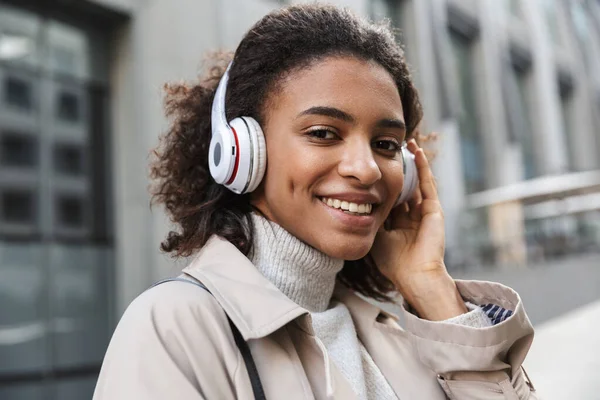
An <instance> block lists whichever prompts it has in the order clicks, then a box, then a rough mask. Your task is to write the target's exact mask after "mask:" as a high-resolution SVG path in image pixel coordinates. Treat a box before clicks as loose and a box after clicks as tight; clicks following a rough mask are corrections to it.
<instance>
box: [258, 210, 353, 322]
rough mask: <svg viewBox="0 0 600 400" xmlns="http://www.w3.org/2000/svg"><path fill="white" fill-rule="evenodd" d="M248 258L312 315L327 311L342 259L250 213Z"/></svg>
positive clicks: (341, 265) (342, 262)
mask: <svg viewBox="0 0 600 400" xmlns="http://www.w3.org/2000/svg"><path fill="white" fill-rule="evenodd" d="M252 222H253V225H254V243H253V249H252V252H251V254H249V258H250V260H251V261H252V263H253V264H254V265H255V266H256V268H257V269H258V270H259V271H260V272H261V273H262V274H263V275H264V276H265V277H266V278H267V279H268V280H270V281H271V282H272V283H273V284H274V285H275V286H276V287H277V288H278V289H279V290H280V291H281V292H282V293H283V294H285V295H286V296H287V297H288V298H290V299H291V300H292V301H293V302H295V303H296V304H298V305H299V306H301V307H303V308H306V309H307V310H309V311H312V312H321V311H324V310H326V309H327V306H328V305H329V302H330V300H331V296H332V295H333V289H334V286H335V279H336V275H337V274H338V272H340V271H341V270H342V267H343V266H344V260H340V259H336V258H332V257H329V256H328V255H326V254H324V253H322V252H320V251H319V250H317V249H315V248H313V247H311V246H309V245H307V244H306V243H304V242H302V241H301V240H300V239H298V238H296V237H295V236H293V235H292V234H290V233H289V232H288V231H286V230H285V229H283V228H282V227H281V226H279V225H277V224H276V223H274V222H271V221H269V220H267V219H265V218H264V217H262V216H260V215H258V214H255V213H253V214H252Z"/></svg>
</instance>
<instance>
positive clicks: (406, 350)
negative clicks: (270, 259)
mask: <svg viewBox="0 0 600 400" xmlns="http://www.w3.org/2000/svg"><path fill="white" fill-rule="evenodd" d="M184 272H185V273H187V274H189V275H191V276H192V277H194V278H196V279H198V280H200V281H201V282H203V283H204V284H205V285H206V287H208V289H209V290H210V291H211V293H212V295H211V294H210V293H208V292H206V291H205V290H203V289H201V288H199V287H197V286H196V285H191V284H189V283H186V282H169V283H164V284H162V285H159V286H156V287H154V288H152V289H150V290H148V291H146V292H145V293H143V294H141V295H140V296H139V297H138V298H137V299H136V300H134V301H133V302H132V303H131V305H130V306H129V308H128V309H127V311H126V312H125V314H124V315H123V317H122V319H121V321H120V322H119V324H118V326H117V328H116V330H115V332H114V335H113V337H112V340H111V342H110V345H109V347H108V350H107V353H106V356H105V359H104V363H103V365H102V370H101V372H100V377H99V379H98V383H97V386H96V390H95V393H94V399H95V400H118V399H128V400H129V399H144V400H154V399H156V400H158V399H178V400H196V399H217V400H226V399H252V398H253V395H252V388H251V385H250V380H249V377H248V372H247V370H246V366H245V364H244V361H243V358H242V356H241V354H240V352H239V351H238V348H237V347H236V344H235V342H234V338H233V335H232V333H231V328H230V326H229V323H228V321H227V317H226V315H225V312H226V313H227V315H229V317H230V318H231V320H232V321H233V323H234V324H235V325H236V326H237V327H238V329H239V330H240V332H241V334H242V336H243V337H244V339H246V340H247V341H248V344H249V346H250V349H251V351H252V354H253V357H254V360H255V362H256V366H257V368H258V372H259V375H260V378H261V380H262V384H263V387H264V390H265V394H266V397H267V399H285V400H296V399H298V400H300V399H326V398H333V399H344V400H348V399H353V398H355V395H354V394H353V392H352V390H351V388H350V385H349V383H348V382H347V381H346V380H345V378H344V377H343V376H342V375H341V373H340V372H339V371H338V370H337V369H336V368H335V365H333V364H332V363H331V362H330V361H329V358H328V356H327V355H326V352H325V351H324V346H323V345H322V344H321V343H320V341H319V340H318V338H316V337H315V335H314V333H313V330H312V327H311V317H310V315H309V314H308V312H307V311H306V310H305V309H303V308H301V307H300V306H298V305H297V304H295V303H294V302H292V301H291V300H290V299H288V298H287V297H286V296H285V295H283V294H282V293H281V292H280V291H279V290H278V289H277V288H276V287H275V286H274V285H273V284H271V283H270V282H269V281H268V280H267V279H266V278H264V277H263V276H262V275H261V274H260V273H259V272H258V271H257V269H256V268H255V267H254V266H253V264H252V263H251V262H250V261H249V260H248V259H247V258H246V257H245V256H244V255H243V254H242V253H240V252H239V251H238V250H237V249H236V248H235V246H233V245H232V244H231V243H229V242H227V241H225V240H223V239H220V238H218V237H213V238H212V239H211V240H210V241H209V242H208V243H207V245H206V246H205V247H204V248H203V249H202V250H201V251H200V253H199V254H198V256H197V257H195V259H194V260H193V262H192V263H191V264H190V265H189V266H188V267H187V268H186V269H185V270H184ZM457 286H458V289H459V291H460V293H461V294H462V296H463V297H464V298H465V299H468V300H471V301H472V302H474V303H476V304H484V303H495V304H498V305H500V306H502V307H504V308H507V309H511V310H514V314H513V315H512V316H511V317H510V318H509V319H508V320H506V321H504V322H502V323H500V324H498V325H496V326H493V327H489V328H479V329H478V328H471V327H467V326H460V325H452V324H447V323H443V322H431V321H426V320H422V319H419V318H417V317H416V316H415V315H413V314H411V313H410V312H407V311H406V309H403V310H404V311H403V312H404V318H405V325H406V328H405V329H402V328H401V327H400V326H399V325H398V324H397V322H396V317H395V316H392V315H390V314H388V313H386V312H384V311H382V310H381V309H379V308H378V307H376V306H374V305H372V304H370V303H368V302H366V301H364V300H363V299H361V298H360V297H358V296H356V295H355V294H354V293H353V292H352V291H350V290H348V289H346V288H344V287H342V286H341V285H338V287H336V290H335V293H334V297H335V298H337V299H338V300H340V301H342V302H343V303H344V304H345V305H346V306H347V307H348V309H349V311H350V313H351V315H352V318H353V320H354V323H355V326H356V330H357V333H358V337H359V339H360V340H361V342H362V343H363V345H364V346H365V347H366V349H367V350H368V352H369V354H370V355H371V356H372V358H373V360H374V361H375V364H377V366H378V367H379V368H380V370H381V372H382V373H383V375H384V376H385V378H386V379H387V381H388V382H389V384H390V385H391V387H392V389H393V390H394V392H395V393H396V395H397V396H398V398H399V399H401V400H415V399H416V400H437V399H440V400H441V399H447V398H449V399H461V400H462V399H478V400H482V399H512V400H517V399H537V397H536V395H535V392H534V390H533V388H532V386H531V384H530V383H529V380H528V379H527V378H526V375H525V374H524V373H523V370H522V368H521V363H522V362H523V359H524V358H525V355H526V354H527V351H528V349H529V346H530V344H531V341H532V339H533V328H532V327H531V324H530V322H529V319H528V318H527V315H526V314H525V311H524V309H523V305H522V304H521V301H520V299H519V296H518V295H517V293H515V292H514V291H513V290H511V289H509V288H507V287H505V286H503V285H500V284H497V283H489V282H476V281H457ZM473 371H475V373H474V372H473ZM481 371H487V372H485V373H482V372H481ZM328 388H329V393H328Z"/></svg>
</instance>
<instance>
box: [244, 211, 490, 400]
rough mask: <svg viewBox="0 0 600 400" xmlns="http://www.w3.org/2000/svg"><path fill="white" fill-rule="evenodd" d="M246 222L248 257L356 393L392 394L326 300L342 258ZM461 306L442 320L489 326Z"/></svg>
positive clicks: (270, 225)
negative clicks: (304, 320) (294, 307)
mask: <svg viewBox="0 0 600 400" xmlns="http://www.w3.org/2000/svg"><path fill="white" fill-rule="evenodd" d="M252 222H253V225H254V243H253V250H252V252H251V254H250V255H249V258H250V260H251V261H252V263H253V264H254V265H255V266H256V268H257V269H258V270H259V271H260V272H261V273H262V274H263V275H264V276H265V277H266V278H267V279H268V280H269V281H271V282H272V283H273V284H274V285H275V286H276V287H277V288H278V289H279V290H280V291H281V292H282V293H283V294H284V295H286V296H287V297H288V298H289V299H290V300H292V301H293V302H295V303H296V304H298V305H299V306H301V307H303V308H305V309H306V310H308V311H309V312H310V314H311V317H312V325H313V330H314V331H315V335H316V337H317V338H318V339H319V340H320V341H321V342H322V343H323V344H324V345H325V348H326V350H327V354H328V355H329V357H330V358H331V360H332V361H333V364H334V365H335V367H336V368H337V369H338V370H339V371H340V372H341V374H342V375H343V376H344V377H345V378H346V379H347V381H348V383H349V384H350V386H351V387H352V389H353V390H354V393H355V394H356V396H357V398H358V399H361V400H392V399H394V400H395V399H397V397H396V395H395V394H394V392H393V390H392V388H391V386H390V385H389V383H388V382H387V381H386V379H385V377H384V376H383V374H382V373H381V371H380V370H379V368H378V367H377V366H376V365H375V362H374V361H373V359H372V358H371V356H370V355H369V353H368V352H367V350H366V349H365V347H364V346H363V345H362V343H361V342H360V340H359V338H358V336H357V333H356V328H355V326H354V323H353V321H352V317H351V315H350V312H349V311H348V308H347V307H346V306H345V305H344V304H343V303H341V302H338V301H335V300H334V301H332V295H333V290H334V287H335V283H336V275H337V274H338V273H339V272H340V271H341V270H342V267H343V266H344V260H341V259H335V258H332V257H329V256H327V255H326V254H324V253H322V252H320V251H318V250H317V249H315V248H313V247H311V246H309V245H307V244H305V243H303V242H302V241H300V240H299V239H297V238H296V237H294V236H293V235H291V234H290V233H289V232H287V231H286V230H285V229H283V228H282V227H281V226H279V225H277V224H276V223H274V222H271V221H268V220H267V219H265V218H263V217H262V216H260V215H258V214H255V213H253V214H252ZM467 306H468V308H469V309H470V310H471V311H470V312H468V313H467V314H464V315H461V316H458V317H455V318H452V319H451V320H447V321H445V322H448V323H455V324H462V325H469V326H474V327H484V326H490V325H491V322H490V320H489V318H487V316H486V314H485V313H484V312H483V311H482V310H481V309H480V307H478V306H475V305H471V304H467Z"/></svg>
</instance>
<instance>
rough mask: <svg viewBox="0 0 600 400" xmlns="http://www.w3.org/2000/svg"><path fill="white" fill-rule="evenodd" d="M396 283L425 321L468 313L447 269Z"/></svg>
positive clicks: (421, 274)
mask: <svg viewBox="0 0 600 400" xmlns="http://www.w3.org/2000/svg"><path fill="white" fill-rule="evenodd" d="M394 283H395V285H396V288H397V289H398V291H399V292H400V294H401V295H402V297H403V298H404V300H405V301H406V302H407V303H408V304H410V306H411V307H412V308H413V309H414V310H415V311H416V312H417V314H418V315H419V317H421V318H423V319H427V320H430V321H443V320H446V319H450V318H453V317H457V316H459V315H461V314H464V313H466V312H468V309H467V307H466V306H465V303H464V301H463V299H462V297H461V296H460V293H459V292H458V289H457V288H456V284H455V282H454V280H453V279H452V277H451V276H450V275H449V274H448V273H447V272H446V270H445V268H443V269H442V270H440V271H430V272H428V273H419V274H418V275H412V276H411V277H410V278H408V279H399V280H397V281H396V282H394Z"/></svg>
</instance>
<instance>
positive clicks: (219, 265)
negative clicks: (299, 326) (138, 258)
mask: <svg viewBox="0 0 600 400" xmlns="http://www.w3.org/2000/svg"><path fill="white" fill-rule="evenodd" d="M183 272H184V273H186V274H189V275H191V276H193V277H194V278H196V279H198V280H199V281H201V282H202V283H203V284H204V285H205V286H206V287H207V288H208V289H209V290H210V292H211V293H212V294H213V296H214V297H215V299H216V300H217V302H218V303H219V304H220V305H221V307H223V310H224V311H225V312H226V313H227V315H228V316H229V318H230V319H231V321H232V322H233V323H234V324H235V326H236V327H237V328H238V329H239V331H240V333H241V334H242V336H243V337H244V339H245V340H248V339H257V338H260V337H264V336H267V335H269V334H271V333H273V332H274V331H276V330H277V329H279V328H281V327H282V326H284V325H286V324H287V323H288V322H290V321H292V320H294V319H296V318H298V317H299V316H301V315H304V314H308V311H307V310H305V309H304V308H302V307H300V306H299V305H297V304H296V303H294V302H293V301H291V300H290V299H289V298H287V297H286V296H285V295H284V294H283V293H281V292H280V291H279V289H277V288H276V287H275V285H273V284H272V283H271V282H270V281H269V280H268V279H266V278H265V277H264V276H263V275H262V274H261V273H260V272H259V271H258V270H257V269H256V267H254V265H253V264H252V262H250V260H249V259H248V258H247V257H246V256H245V255H244V254H243V253H241V252H240V251H239V250H238V249H237V248H236V247H235V246H234V245H233V244H231V243H230V242H228V241H227V240H225V239H223V238H221V237H218V236H213V237H211V238H210V239H209V240H208V242H207V243H206V244H205V245H204V247H203V248H202V249H201V250H200V252H199V253H198V255H197V256H196V257H195V258H194V260H193V261H192V262H191V264H190V265H189V266H187V267H186V268H184V270H183Z"/></svg>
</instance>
